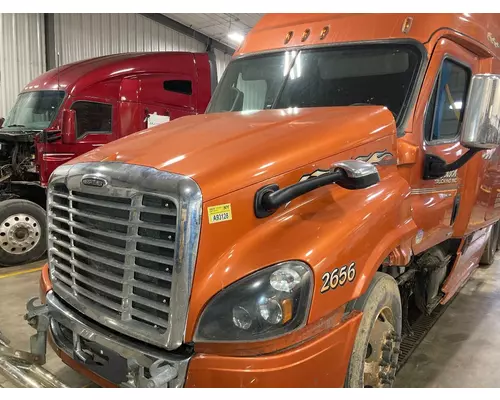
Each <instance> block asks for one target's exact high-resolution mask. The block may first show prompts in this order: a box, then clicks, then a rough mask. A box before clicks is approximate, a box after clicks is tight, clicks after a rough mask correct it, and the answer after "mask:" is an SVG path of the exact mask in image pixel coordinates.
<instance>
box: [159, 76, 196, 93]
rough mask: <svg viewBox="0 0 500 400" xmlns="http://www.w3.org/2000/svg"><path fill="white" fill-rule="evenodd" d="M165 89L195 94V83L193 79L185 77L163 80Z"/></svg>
mask: <svg viewBox="0 0 500 400" xmlns="http://www.w3.org/2000/svg"><path fill="white" fill-rule="evenodd" d="M163 89H165V90H167V91H169V92H175V93H181V94H187V95H189V96H190V95H192V94H193V84H192V83H191V81H188V80H183V79H176V80H171V81H165V82H163Z"/></svg>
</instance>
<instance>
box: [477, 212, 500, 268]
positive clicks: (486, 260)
mask: <svg viewBox="0 0 500 400" xmlns="http://www.w3.org/2000/svg"><path fill="white" fill-rule="evenodd" d="M499 233H500V230H499V225H498V222H497V223H495V224H494V225H493V228H491V232H490V236H489V237H488V240H487V241H486V247H485V248H484V252H483V255H482V257H481V261H480V264H481V265H483V266H485V267H489V266H490V265H491V264H493V262H494V261H495V253H496V251H497V246H498V236H499Z"/></svg>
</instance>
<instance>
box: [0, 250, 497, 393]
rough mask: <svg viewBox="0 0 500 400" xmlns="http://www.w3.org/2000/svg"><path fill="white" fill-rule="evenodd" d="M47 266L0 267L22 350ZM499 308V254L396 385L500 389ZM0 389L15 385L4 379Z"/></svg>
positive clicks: (6, 330) (68, 373) (9, 325)
mask: <svg viewBox="0 0 500 400" xmlns="http://www.w3.org/2000/svg"><path fill="white" fill-rule="evenodd" d="M42 264H43V263H42V262H38V263H34V264H30V265H26V266H24V267H22V268H2V269H0V330H1V331H2V332H3V334H4V335H5V336H7V337H8V338H10V340H11V345H12V347H15V348H18V349H22V350H27V349H29V337H30V336H31V335H32V334H33V333H34V330H33V329H32V328H30V327H29V326H28V325H27V324H26V323H25V322H24V320H23V315H24V313H25V303H26V301H27V300H28V299H29V298H30V297H32V296H37V295H38V277H39V272H38V271H37V270H35V271H33V269H38V267H40V266H41V265H42ZM29 271H31V272H29ZM17 273H19V275H16V274H17ZM497 307H498V308H497ZM499 309H500V253H499V254H497V260H496V261H495V263H494V264H493V265H492V266H491V267H489V268H487V269H483V268H479V269H477V270H476V272H475V273H474V274H473V276H472V277H471V279H470V280H469V282H468V283H467V284H466V285H465V286H464V288H463V289H462V290H461V292H460V293H459V294H458V296H457V297H456V298H455V300H454V301H453V303H452V304H451V305H450V306H449V307H448V309H447V310H446V312H445V313H444V315H443V316H442V317H441V318H440V320H439V321H438V322H437V323H436V324H435V325H434V327H433V328H432V329H431V330H430V332H429V333H428V335H427V336H426V338H425V339H424V340H423V342H422V343H421V344H420V346H419V347H418V348H417V349H416V350H415V352H414V353H413V355H412V356H411V357H410V359H409V361H408V363H407V364H406V365H405V366H404V367H403V369H402V370H401V371H400V373H399V374H398V376H397V379H396V386H397V387H411V388H414V387H500V368H499V367H500V318H498V315H499V314H498V310H499ZM47 359H48V361H47V364H46V365H45V367H46V368H47V369H48V370H49V371H51V372H52V373H54V374H55V375H56V376H57V377H59V379H61V380H62V381H63V382H65V383H66V384H67V385H69V386H71V387H95V385H93V384H91V383H90V382H89V381H88V380H87V379H86V378H84V377H83V376H82V375H80V374H78V373H77V372H75V371H73V370H72V369H70V368H69V367H67V366H66V365H65V364H63V363H62V362H61V361H60V360H59V358H58V357H57V356H56V355H55V353H54V352H53V351H52V349H50V350H49V354H48V358H47ZM0 387H12V384H11V383H9V382H7V381H6V380H5V379H4V378H2V377H1V376H0Z"/></svg>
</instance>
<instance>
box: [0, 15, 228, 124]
mask: <svg viewBox="0 0 500 400" xmlns="http://www.w3.org/2000/svg"><path fill="white" fill-rule="evenodd" d="M0 34H1V37H0V117H1V116H6V114H7V112H8V111H9V109H10V108H11V107H12V106H13V104H14V102H15V99H16V96H17V95H18V93H19V92H20V91H21V90H22V88H23V87H24V86H25V85H26V84H27V83H29V82H30V81H31V80H32V79H33V78H35V77H36V76H38V75H40V74H41V73H43V72H44V71H45V68H46V60H45V54H46V53H45V28H44V16H43V14H0ZM54 36H55V38H54V40H55V50H54V51H55V53H56V54H55V60H56V65H57V64H59V65H64V64H68V63H71V62H75V61H80V60H84V59H86V58H92V57H99V56H105V55H109V54H115V53H125V52H142V51H191V52H204V51H205V50H206V43H202V42H200V41H198V40H196V39H194V38H192V37H190V36H187V35H185V34H183V33H180V32H178V31H176V30H174V29H171V28H168V27H166V26H164V25H162V24H160V23H158V22H155V21H153V20H151V19H149V18H147V17H145V16H142V15H139V14H54ZM58 54H59V55H58ZM215 55H216V64H217V75H218V78H219V79H220V77H221V75H222V72H223V71H224V69H225V68H226V65H227V64H228V62H229V61H230V60H231V56H230V55H228V54H224V52H222V51H220V50H218V49H215Z"/></svg>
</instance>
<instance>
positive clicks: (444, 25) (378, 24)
mask: <svg viewBox="0 0 500 400" xmlns="http://www.w3.org/2000/svg"><path fill="white" fill-rule="evenodd" d="M408 17H411V18H413V20H412V23H411V28H410V30H409V31H408V33H404V32H403V29H402V28H403V24H404V22H405V20H406V18H408ZM325 27H327V29H328V30H329V31H328V34H327V35H326V36H325V37H324V38H323V39H321V38H320V35H321V32H322V30H323V28H325ZM307 29H309V30H310V33H309V36H308V37H307V38H306V39H304V40H302V39H303V33H304V32H305V31H306V30H307ZM443 29H446V30H452V31H455V32H458V33H459V34H463V35H466V36H469V37H470V38H473V39H475V40H476V41H477V42H478V43H481V44H482V45H483V46H482V47H484V49H485V50H487V51H488V52H489V53H490V54H492V55H496V56H497V57H498V56H499V55H500V53H499V50H500V49H499V47H500V44H499V43H500V15H499V14H467V13H466V14H266V15H265V16H264V17H262V19H261V20H260V21H259V22H258V23H257V24H256V25H255V27H254V28H253V29H252V31H251V32H250V33H249V34H248V35H247V38H246V40H245V42H244V43H243V44H242V46H241V47H240V48H239V49H238V51H237V52H236V55H243V54H247V53H254V52H262V51H266V50H273V49H280V48H282V49H284V48H289V47H290V48H293V47H297V46H311V45H320V44H334V43H342V42H366V41H371V40H383V39H397V38H400V39H415V40H417V41H419V42H421V43H426V42H427V41H429V39H430V38H431V36H432V35H433V34H434V33H436V31H438V30H443ZM289 32H293V36H292V38H291V39H290V40H289V42H288V43H286V44H285V38H286V36H287V34H288V33H289Z"/></svg>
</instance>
